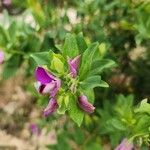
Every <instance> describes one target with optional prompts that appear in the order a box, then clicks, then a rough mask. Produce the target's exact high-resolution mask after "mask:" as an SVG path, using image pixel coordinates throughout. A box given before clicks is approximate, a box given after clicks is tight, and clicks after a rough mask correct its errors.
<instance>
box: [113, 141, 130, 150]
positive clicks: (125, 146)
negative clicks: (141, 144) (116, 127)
mask: <svg viewBox="0 0 150 150" xmlns="http://www.w3.org/2000/svg"><path fill="white" fill-rule="evenodd" d="M132 149H133V144H132V143H129V141H128V140H127V139H124V140H123V141H122V142H121V143H120V144H119V145H118V146H117V147H116V148H115V150H132Z"/></svg>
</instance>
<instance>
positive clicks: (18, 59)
mask: <svg viewBox="0 0 150 150" xmlns="http://www.w3.org/2000/svg"><path fill="white" fill-rule="evenodd" d="M21 63H22V56H21V55H17V54H14V55H12V56H11V57H10V58H9V60H7V62H5V65H4V70H3V78H4V79H8V78H10V77H11V76H13V75H15V73H16V72H17V70H18V69H19V67H20V65H21Z"/></svg>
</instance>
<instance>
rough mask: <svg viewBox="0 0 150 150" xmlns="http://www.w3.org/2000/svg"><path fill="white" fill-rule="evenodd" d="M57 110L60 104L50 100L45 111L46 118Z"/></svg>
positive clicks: (52, 99)
mask: <svg viewBox="0 0 150 150" xmlns="http://www.w3.org/2000/svg"><path fill="white" fill-rule="evenodd" d="M57 108H58V104H57V101H56V99H54V98H51V99H50V100H49V103H48V105H47V107H46V108H45V109H44V116H46V117H47V116H48V115H51V114H52V113H53V112H54V111H56V109H57Z"/></svg>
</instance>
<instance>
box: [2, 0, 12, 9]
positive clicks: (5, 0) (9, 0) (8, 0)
mask: <svg viewBox="0 0 150 150" xmlns="http://www.w3.org/2000/svg"><path fill="white" fill-rule="evenodd" d="M2 3H3V5H4V6H6V7H9V6H10V5H11V4H12V0H3V1H2Z"/></svg>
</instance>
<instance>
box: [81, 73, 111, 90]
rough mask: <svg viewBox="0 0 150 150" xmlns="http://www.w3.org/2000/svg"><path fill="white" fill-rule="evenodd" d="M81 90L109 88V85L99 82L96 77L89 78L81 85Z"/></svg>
mask: <svg viewBox="0 0 150 150" xmlns="http://www.w3.org/2000/svg"><path fill="white" fill-rule="evenodd" d="M81 87H82V88H83V89H93V88H95V87H109V85H108V84H107V83H106V82H104V81H103V80H101V77H100V76H98V75H94V76H90V77H88V78H87V79H86V80H84V81H83V82H82V83H81Z"/></svg>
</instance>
